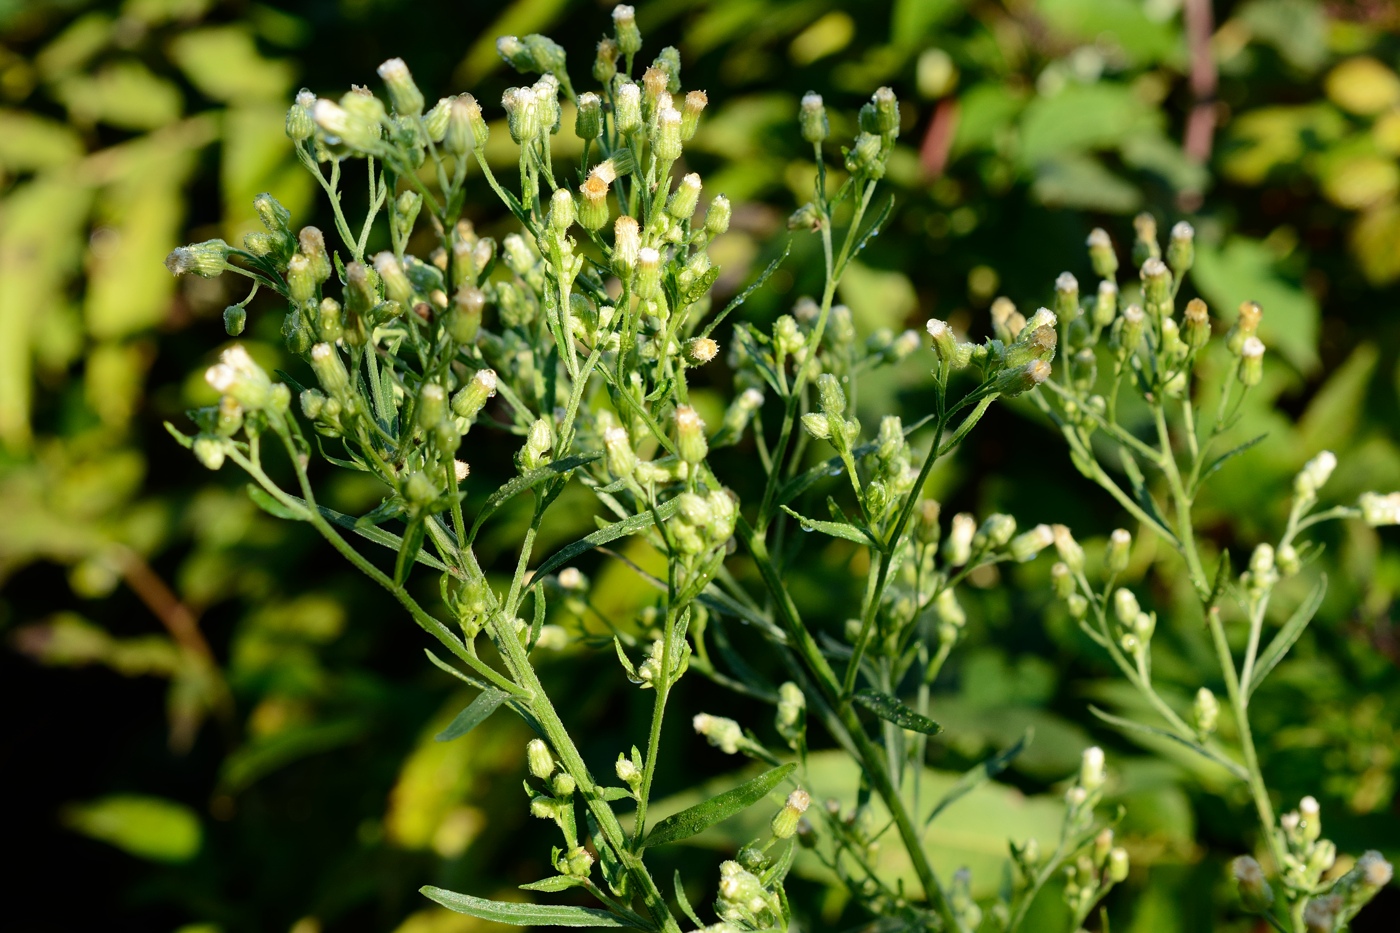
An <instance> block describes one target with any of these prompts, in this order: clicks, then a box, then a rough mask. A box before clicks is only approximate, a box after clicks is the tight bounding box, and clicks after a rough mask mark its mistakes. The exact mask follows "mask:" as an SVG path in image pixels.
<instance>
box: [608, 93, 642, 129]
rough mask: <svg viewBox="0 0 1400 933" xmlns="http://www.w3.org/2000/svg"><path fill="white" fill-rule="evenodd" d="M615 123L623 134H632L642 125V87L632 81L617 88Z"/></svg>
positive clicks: (614, 109) (614, 102)
mask: <svg viewBox="0 0 1400 933" xmlns="http://www.w3.org/2000/svg"><path fill="white" fill-rule="evenodd" d="M613 125H614V126H616V127H617V131H618V132H619V133H621V134H622V135H623V136H630V135H632V134H633V133H635V132H637V130H639V129H640V128H641V126H642V89H641V88H639V87H637V85H635V84H633V83H632V82H631V81H628V82H627V83H625V84H623V85H621V86H620V87H618V89H617V95H616V99H615V100H614V101H613Z"/></svg>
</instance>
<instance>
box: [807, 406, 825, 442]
mask: <svg viewBox="0 0 1400 933" xmlns="http://www.w3.org/2000/svg"><path fill="white" fill-rule="evenodd" d="M802 427H803V428H804V429H805V430H806V431H807V433H808V434H810V435H812V437H814V438H816V439H817V440H819V441H825V440H829V439H830V438H831V421H830V419H828V418H827V416H826V415H823V414H821V413H820V412H815V411H813V412H808V413H807V414H805V415H803V416H802Z"/></svg>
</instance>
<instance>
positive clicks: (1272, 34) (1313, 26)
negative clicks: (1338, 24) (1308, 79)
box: [1239, 0, 1329, 72]
mask: <svg viewBox="0 0 1400 933" xmlns="http://www.w3.org/2000/svg"><path fill="white" fill-rule="evenodd" d="M1239 18H1240V19H1241V20H1242V21H1243V22H1244V23H1245V25H1246V26H1247V27H1248V28H1249V29H1250V30H1251V31H1252V32H1253V33H1254V36H1255V37H1256V38H1258V39H1260V40H1262V41H1264V42H1267V43H1268V44H1270V45H1272V46H1273V47H1274V48H1275V49H1277V50H1278V53H1279V54H1280V55H1282V56H1283V58H1284V59H1285V60H1286V61H1287V62H1288V63H1289V64H1290V65H1293V66H1294V67H1295V68H1300V69H1302V70H1304V71H1309V72H1311V71H1316V70H1317V69H1318V68H1321V67H1322V65H1323V63H1324V62H1326V61H1327V34H1328V31H1329V29H1328V22H1327V15H1326V11H1325V9H1324V7H1323V4H1321V3H1317V2H1315V0H1251V2H1249V3H1246V4H1245V5H1244V6H1243V7H1241V8H1240V12H1239Z"/></svg>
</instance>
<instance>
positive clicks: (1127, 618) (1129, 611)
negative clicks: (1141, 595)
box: [1113, 586, 1142, 628]
mask: <svg viewBox="0 0 1400 933" xmlns="http://www.w3.org/2000/svg"><path fill="white" fill-rule="evenodd" d="M1141 611H1142V607H1140V606H1139V605H1138V601H1137V597H1136V596H1134V595H1133V591H1132V590H1130V589H1128V588H1126V587H1121V586H1120V587H1119V588H1118V589H1117V590H1116V591H1115V592H1114V594H1113V614H1114V615H1115V616H1116V617H1117V618H1118V623H1119V624H1120V625H1122V626H1123V627H1125V628H1128V627H1131V626H1132V624H1133V623H1134V622H1136V621H1137V617H1138V613H1140V612H1141Z"/></svg>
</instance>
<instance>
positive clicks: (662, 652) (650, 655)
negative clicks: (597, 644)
mask: <svg viewBox="0 0 1400 933" xmlns="http://www.w3.org/2000/svg"><path fill="white" fill-rule="evenodd" d="M673 655H674V656H673V657H671V658H669V659H668V658H667V657H666V642H665V641H664V640H662V639H660V638H658V639H656V640H654V641H653V642H652V643H651V647H650V648H649V649H647V655H646V657H645V658H643V659H642V663H641V664H638V665H637V667H636V669H635V670H633V669H631V667H630V665H628V670H627V676H628V679H630V680H631V681H632V683H634V684H637V685H638V686H639V687H641V688H642V689H643V690H650V689H656V688H659V687H661V686H663V684H662V682H661V681H662V674H663V673H665V672H667V671H668V670H669V676H668V677H666V683H665V684H664V686H668V687H669V686H671V685H673V684H675V682H676V681H678V680H680V679H681V675H682V674H684V673H685V672H686V669H687V668H688V667H689V666H690V645H689V643H688V642H686V641H685V640H684V639H679V640H678V642H677V645H676V648H675V650H674V651H673ZM619 656H621V654H620V649H619ZM623 662H624V663H626V658H625V657H623Z"/></svg>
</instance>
